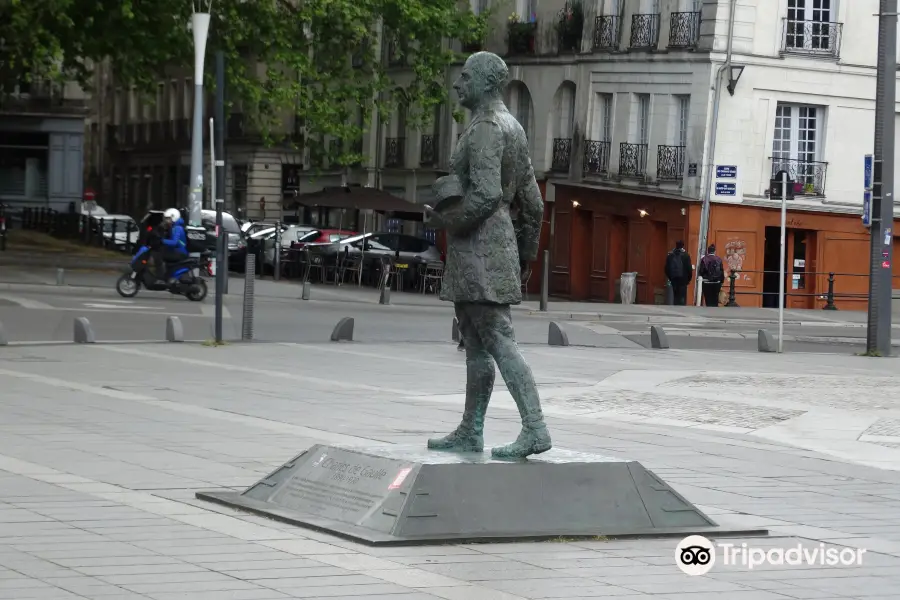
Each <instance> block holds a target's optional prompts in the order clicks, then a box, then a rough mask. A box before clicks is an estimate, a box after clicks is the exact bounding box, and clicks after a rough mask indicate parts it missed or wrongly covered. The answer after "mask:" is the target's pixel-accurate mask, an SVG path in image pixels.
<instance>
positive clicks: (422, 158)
mask: <svg viewBox="0 0 900 600" xmlns="http://www.w3.org/2000/svg"><path fill="white" fill-rule="evenodd" d="M437 147H438V136H436V135H430V134H429V135H423V136H422V146H421V148H419V165H421V166H423V167H431V166H434V165H435V164H436V163H437Z"/></svg>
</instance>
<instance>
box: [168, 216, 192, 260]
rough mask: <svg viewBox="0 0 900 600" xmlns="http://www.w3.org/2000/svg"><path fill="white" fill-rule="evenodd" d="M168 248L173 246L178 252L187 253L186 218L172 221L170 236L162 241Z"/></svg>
mask: <svg viewBox="0 0 900 600" xmlns="http://www.w3.org/2000/svg"><path fill="white" fill-rule="evenodd" d="M162 243H163V244H165V245H166V247H168V248H172V249H173V250H175V251H176V252H180V253H181V254H184V255H187V254H188V249H187V235H186V234H185V233H184V219H178V220H177V221H175V222H174V223H172V229H170V230H169V237H167V238H165V239H164V240H163V241H162Z"/></svg>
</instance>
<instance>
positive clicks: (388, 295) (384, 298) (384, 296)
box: [378, 286, 391, 304]
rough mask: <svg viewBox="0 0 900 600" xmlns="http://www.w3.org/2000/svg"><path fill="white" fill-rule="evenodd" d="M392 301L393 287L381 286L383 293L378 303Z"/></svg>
mask: <svg viewBox="0 0 900 600" xmlns="http://www.w3.org/2000/svg"><path fill="white" fill-rule="evenodd" d="M390 303H391V288H389V287H388V286H384V287H383V288H381V295H380V296H379V297H378V304H390Z"/></svg>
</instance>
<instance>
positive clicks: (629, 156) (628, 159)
mask: <svg viewBox="0 0 900 600" xmlns="http://www.w3.org/2000/svg"><path fill="white" fill-rule="evenodd" d="M646 176H647V144H632V143H630V142H622V143H621V144H619V177H639V178H644V177H646Z"/></svg>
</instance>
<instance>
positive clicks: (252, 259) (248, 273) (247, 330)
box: [241, 252, 256, 342]
mask: <svg viewBox="0 0 900 600" xmlns="http://www.w3.org/2000/svg"><path fill="white" fill-rule="evenodd" d="M246 261H247V262H246V263H245V265H244V310H243V317H244V318H243V321H242V322H241V340H242V341H245V342H247V341H250V340H252V339H253V286H254V284H255V282H256V256H255V255H253V254H252V253H250V252H248V253H247V258H246Z"/></svg>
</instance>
